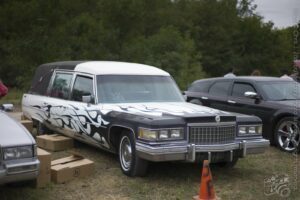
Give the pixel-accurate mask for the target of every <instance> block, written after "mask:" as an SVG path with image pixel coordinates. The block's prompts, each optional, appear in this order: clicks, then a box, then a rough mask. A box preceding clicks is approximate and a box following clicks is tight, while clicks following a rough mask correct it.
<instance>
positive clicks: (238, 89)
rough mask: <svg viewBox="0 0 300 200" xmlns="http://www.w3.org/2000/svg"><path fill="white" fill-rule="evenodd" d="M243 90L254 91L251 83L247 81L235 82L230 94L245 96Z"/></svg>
mask: <svg viewBox="0 0 300 200" xmlns="http://www.w3.org/2000/svg"><path fill="white" fill-rule="evenodd" d="M245 92H256V91H255V89H254V88H253V86H252V85H250V84H248V83H235V84H234V85H233V89H232V96H234V97H245V96H244V95H245Z"/></svg>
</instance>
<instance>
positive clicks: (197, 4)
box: [0, 0, 294, 89]
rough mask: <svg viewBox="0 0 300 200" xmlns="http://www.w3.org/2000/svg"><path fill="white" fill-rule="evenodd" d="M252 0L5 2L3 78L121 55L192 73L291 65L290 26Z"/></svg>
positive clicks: (182, 75)
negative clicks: (269, 18)
mask: <svg viewBox="0 0 300 200" xmlns="http://www.w3.org/2000/svg"><path fill="white" fill-rule="evenodd" d="M255 8H256V6H255V5H254V4H253V0H242V1H237V0H151V1H150V0H109V1H108V0H97V1H96V0H86V1H81V0H72V1H69V0H54V1H40V0H27V1H20V0H9V1H7V0H4V1H1V3H0V24H1V26H0V60H1V63H0V77H1V78H2V79H3V81H4V82H5V83H6V84H7V85H9V86H12V87H20V88H28V86H29V84H30V80H31V78H32V76H33V74H34V71H35V69H36V67H37V66H38V65H40V64H43V63H47V62H53V61H59V60H116V61H128V62H138V63H145V64H150V65H154V66H157V67H160V68H162V69H164V70H166V71H168V72H169V73H170V74H171V75H173V77H174V78H175V80H176V81H177V83H178V84H179V86H180V87H181V88H182V89H185V88H186V87H187V85H188V84H190V83H191V82H193V81H194V80H195V79H199V78H203V77H207V76H222V75H224V74H225V73H226V72H227V71H228V70H229V69H230V68H234V69H235V71H236V72H237V73H238V74H240V75H242V74H250V73H251V72H252V71H253V69H259V70H261V71H262V74H263V75H274V76H276V75H281V74H282V73H283V71H284V70H285V69H287V68H288V67H292V60H293V51H294V47H293V33H294V29H293V28H287V29H283V30H278V29H274V28H273V24H272V23H263V22H262V18H261V17H260V16H258V15H256V14H255Z"/></svg>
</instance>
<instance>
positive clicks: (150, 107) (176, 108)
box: [102, 102, 231, 117]
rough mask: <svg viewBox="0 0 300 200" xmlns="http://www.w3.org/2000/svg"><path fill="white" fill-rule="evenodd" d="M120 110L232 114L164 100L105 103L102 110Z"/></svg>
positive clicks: (185, 114) (148, 113) (155, 113)
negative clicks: (156, 101)
mask: <svg viewBox="0 0 300 200" xmlns="http://www.w3.org/2000/svg"><path fill="white" fill-rule="evenodd" d="M110 111H119V112H125V113H130V114H136V115H146V116H153V117H161V116H170V115H171V116H182V117H197V116H199V117H201V116H212V115H213V116H215V115H231V114H230V113H228V112H225V111H220V110H216V109H213V108H208V107H205V106H199V105H195V104H192V103H187V102H178V103H177V102H176V103H174V102H163V103H126V104H125V103H124V104H105V105H103V110H102V112H104V113H108V112H110Z"/></svg>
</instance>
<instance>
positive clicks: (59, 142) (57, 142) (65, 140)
mask: <svg viewBox="0 0 300 200" xmlns="http://www.w3.org/2000/svg"><path fill="white" fill-rule="evenodd" d="M36 142H37V145H38V147H40V148H43V149H46V150H50V151H63V150H66V149H70V148H72V147H73V139H72V138H69V137H65V136H62V135H59V134H53V135H39V136H37V137H36Z"/></svg>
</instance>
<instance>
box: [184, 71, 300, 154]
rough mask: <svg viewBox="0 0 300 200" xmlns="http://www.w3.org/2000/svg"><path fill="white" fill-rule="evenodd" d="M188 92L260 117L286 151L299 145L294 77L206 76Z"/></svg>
mask: <svg viewBox="0 0 300 200" xmlns="http://www.w3.org/2000/svg"><path fill="white" fill-rule="evenodd" d="M185 94H186V95H187V101H189V102H191V103H195V104H200V105H204V106H208V107H212V108H216V109H220V110H224V111H230V112H236V113H243V114H248V115H256V116H258V117H260V118H261V119H262V121H263V125H264V126H263V136H264V137H265V138H267V139H270V141H271V143H272V144H276V145H278V146H279V147H280V148H281V149H282V150H284V151H294V150H295V149H296V147H297V146H298V145H299V140H300V138H299V133H300V131H299V127H300V126H299V117H300V84H299V83H297V82H295V81H293V80H290V79H288V78H286V79H285V78H275V77H255V76H245V77H233V78H225V77H220V78H211V79H203V80H197V81H195V82H194V83H192V84H191V86H190V87H189V88H188V90H187V91H186V92H185ZM245 131H247V130H245Z"/></svg>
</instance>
